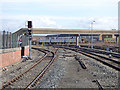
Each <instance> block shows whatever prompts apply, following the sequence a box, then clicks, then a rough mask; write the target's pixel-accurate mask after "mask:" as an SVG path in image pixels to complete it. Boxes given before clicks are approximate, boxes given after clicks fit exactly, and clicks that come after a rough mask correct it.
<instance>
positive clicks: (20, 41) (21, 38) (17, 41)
mask: <svg viewBox="0 0 120 90" xmlns="http://www.w3.org/2000/svg"><path fill="white" fill-rule="evenodd" d="M28 40H29V39H28V36H25V35H18V34H17V33H13V34H12V33H11V32H8V31H0V49H8V48H16V47H23V46H27V45H28Z"/></svg>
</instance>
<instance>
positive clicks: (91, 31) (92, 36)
mask: <svg viewBox="0 0 120 90" xmlns="http://www.w3.org/2000/svg"><path fill="white" fill-rule="evenodd" d="M93 23H95V21H92V22H91V35H92V38H91V49H93V33H92V30H93Z"/></svg>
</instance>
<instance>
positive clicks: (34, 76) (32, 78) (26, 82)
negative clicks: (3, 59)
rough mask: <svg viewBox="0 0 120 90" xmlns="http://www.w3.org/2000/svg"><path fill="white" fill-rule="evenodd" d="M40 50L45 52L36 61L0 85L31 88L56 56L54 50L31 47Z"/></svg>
mask: <svg viewBox="0 0 120 90" xmlns="http://www.w3.org/2000/svg"><path fill="white" fill-rule="evenodd" d="M33 49H36V50H40V51H42V52H44V53H46V54H45V56H44V57H43V58H41V59H40V60H39V61H38V62H36V63H35V64H34V65H33V66H31V67H30V68H29V69H27V70H25V71H24V72H22V73H21V74H19V75H17V76H15V77H14V78H13V79H11V80H10V81H8V82H7V83H5V84H4V85H3V86H2V89H3V88H26V89H27V88H33V87H35V85H36V84H37V82H38V80H39V79H40V78H41V77H42V76H43V75H44V74H45V72H46V71H47V69H48V68H49V67H50V66H51V65H52V63H53V62H54V60H55V59H56V58H57V55H56V52H57V50H55V51H48V50H45V49H39V48H33Z"/></svg>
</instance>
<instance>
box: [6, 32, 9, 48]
mask: <svg viewBox="0 0 120 90" xmlns="http://www.w3.org/2000/svg"><path fill="white" fill-rule="evenodd" d="M8 38H9V35H8V31H7V35H6V48H8V42H9V39H8Z"/></svg>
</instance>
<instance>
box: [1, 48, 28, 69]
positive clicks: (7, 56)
mask: <svg viewBox="0 0 120 90" xmlns="http://www.w3.org/2000/svg"><path fill="white" fill-rule="evenodd" d="M28 54H29V47H25V55H28ZM20 60H21V48H14V49H9V50H4V51H2V53H0V63H1V64H0V68H3V67H5V66H8V65H11V64H13V63H15V62H18V61H20Z"/></svg>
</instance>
